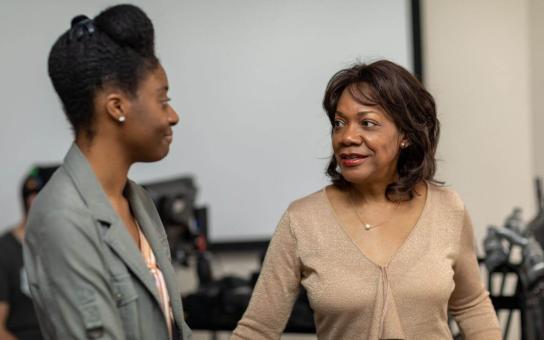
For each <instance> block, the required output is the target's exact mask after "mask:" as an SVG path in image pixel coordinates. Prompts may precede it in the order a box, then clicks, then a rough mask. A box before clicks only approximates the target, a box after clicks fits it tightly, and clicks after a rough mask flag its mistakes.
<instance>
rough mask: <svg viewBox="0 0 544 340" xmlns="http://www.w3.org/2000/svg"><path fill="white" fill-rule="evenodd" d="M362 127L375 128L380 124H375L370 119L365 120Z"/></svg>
mask: <svg viewBox="0 0 544 340" xmlns="http://www.w3.org/2000/svg"><path fill="white" fill-rule="evenodd" d="M361 125H362V126H364V127H374V126H377V125H378V124H377V123H376V122H373V121H371V120H368V119H365V120H363V121H362V122H361Z"/></svg>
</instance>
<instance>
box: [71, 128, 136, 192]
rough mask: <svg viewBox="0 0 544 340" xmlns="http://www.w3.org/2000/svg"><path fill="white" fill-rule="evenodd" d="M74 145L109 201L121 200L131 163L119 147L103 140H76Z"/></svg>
mask: <svg viewBox="0 0 544 340" xmlns="http://www.w3.org/2000/svg"><path fill="white" fill-rule="evenodd" d="M76 144H77V145H78V146H79V148H80V149H81V152H82V153H83V154H84V155H85V157H86V158H87V160H88V161H89V163H90V165H91V168H92V169H93V171H94V173H95V175H96V178H97V179H98V182H99V183H100V185H101V186H102V189H103V190H104V192H105V193H106V195H107V196H108V197H109V198H110V199H111V200H118V199H122V197H123V190H124V189H125V185H126V183H127V177H128V171H129V168H130V166H131V165H132V162H130V161H129V160H128V159H127V157H126V152H125V150H124V149H123V148H122V147H121V145H119V144H117V143H113V142H112V141H110V140H107V139H105V138H97V137H96V136H95V138H93V139H92V140H89V139H88V138H84V137H82V138H77V139H76Z"/></svg>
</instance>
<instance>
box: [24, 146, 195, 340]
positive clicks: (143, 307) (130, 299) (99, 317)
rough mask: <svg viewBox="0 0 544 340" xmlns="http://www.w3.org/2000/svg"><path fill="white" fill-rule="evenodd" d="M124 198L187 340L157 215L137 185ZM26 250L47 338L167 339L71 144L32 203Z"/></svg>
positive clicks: (147, 282)
mask: <svg viewBox="0 0 544 340" xmlns="http://www.w3.org/2000/svg"><path fill="white" fill-rule="evenodd" d="M126 194H127V197H128V199H129V202H130V207H131V209H132V211H133V212H134V214H135V217H136V219H137V221H138V224H139V225H140V227H141V229H142V232H143V233H144V234H145V236H146V237H147V240H148V241H149V244H150V246H151V248H153V252H154V254H155V257H156V259H157V263H158V265H159V266H160V268H161V270H162V273H163V274H164V279H165V281H166V285H167V288H168V292H169V295H170V301H171V305H172V311H173V314H174V320H175V322H174V327H173V328H174V334H175V335H174V337H175V339H176V340H178V339H183V340H187V339H190V338H191V332H190V330H189V328H188V327H187V325H186V323H185V321H184V319H183V308H182V304H181V296H180V293H179V291H178V287H177V283H176V278H175V275H174V270H173V268H172V265H171V260H170V252H169V250H168V242H167V239H166V234H165V232H164V229H163V226H162V223H161V220H160V218H159V215H158V213H157V210H156V209H155V206H154V205H153V202H152V201H151V199H150V198H149V196H148V195H147V193H146V192H145V190H144V189H143V188H141V187H140V186H138V185H137V184H135V183H134V182H132V181H129V183H128V185H127V188H126ZM23 251H24V261H25V268H26V271H27V274H28V279H29V283H30V290H31V293H32V297H33V300H34V305H35V307H36V312H37V315H38V319H39V322H40V326H41V328H42V331H43V332H44V335H45V338H46V339H50V340H53V339H54V340H59V339H60V340H64V339H119V340H121V339H123V340H124V339H130V340H132V339H135V340H136V339H138V340H140V339H141V340H155V339H158V340H162V339H168V338H169V337H168V329H167V324H166V322H167V321H166V318H165V317H164V314H163V312H162V311H161V308H160V302H159V301H160V300H159V295H158V292H157V288H156V286H155V283H154V279H153V277H152V276H151V274H150V272H149V270H148V269H147V266H146V264H145V262H144V259H143V257H142V255H141V253H140V251H139V249H138V247H137V245H136V244H135V242H134V241H133V239H132V238H131V237H130V234H129V233H128V231H127V230H126V228H125V227H124V226H123V222H122V220H121V219H120V218H119V217H118V215H117V214H116V213H115V211H114V210H113V208H112V207H111V205H110V203H109V201H108V199H107V197H106V195H105V193H104V192H103V190H102V188H101V186H100V184H99V182H98V180H97V179H96V176H95V174H94V172H93V171H92V169H91V167H90V165H89V163H88V161H87V159H86V158H85V156H84V155H83V154H82V153H81V151H80V149H79V148H78V147H77V145H75V144H73V145H72V147H71V149H70V151H69V152H68V154H67V155H66V157H65V159H64V163H63V165H62V166H61V167H60V168H59V170H57V172H56V173H55V174H54V175H53V177H52V178H51V180H50V181H49V183H48V184H47V186H46V187H45V188H44V189H43V190H42V191H41V193H40V194H39V195H38V197H37V198H36V200H35V201H34V203H33V205H32V209H31V211H30V216H29V219H28V223H27V232H26V236H25V244H24V250H23Z"/></svg>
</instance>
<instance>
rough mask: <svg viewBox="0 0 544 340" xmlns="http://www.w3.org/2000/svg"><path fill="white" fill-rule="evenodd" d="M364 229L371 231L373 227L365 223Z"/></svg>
mask: <svg viewBox="0 0 544 340" xmlns="http://www.w3.org/2000/svg"><path fill="white" fill-rule="evenodd" d="M363 227H365V230H370V228H372V226H371V225H370V224H368V223H365V224H364V225H363Z"/></svg>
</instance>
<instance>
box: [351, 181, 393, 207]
mask: <svg viewBox="0 0 544 340" xmlns="http://www.w3.org/2000/svg"><path fill="white" fill-rule="evenodd" d="M391 182H392V181H391V180H389V179H388V180H382V181H376V180H372V181H368V182H364V183H357V184H356V183H352V184H351V188H350V190H351V192H352V194H353V195H355V196H356V197H357V201H359V202H361V203H365V204H369V203H370V204H373V203H387V202H389V200H388V199H387V196H386V190H387V186H388V185H389V184H390V183H391Z"/></svg>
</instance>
